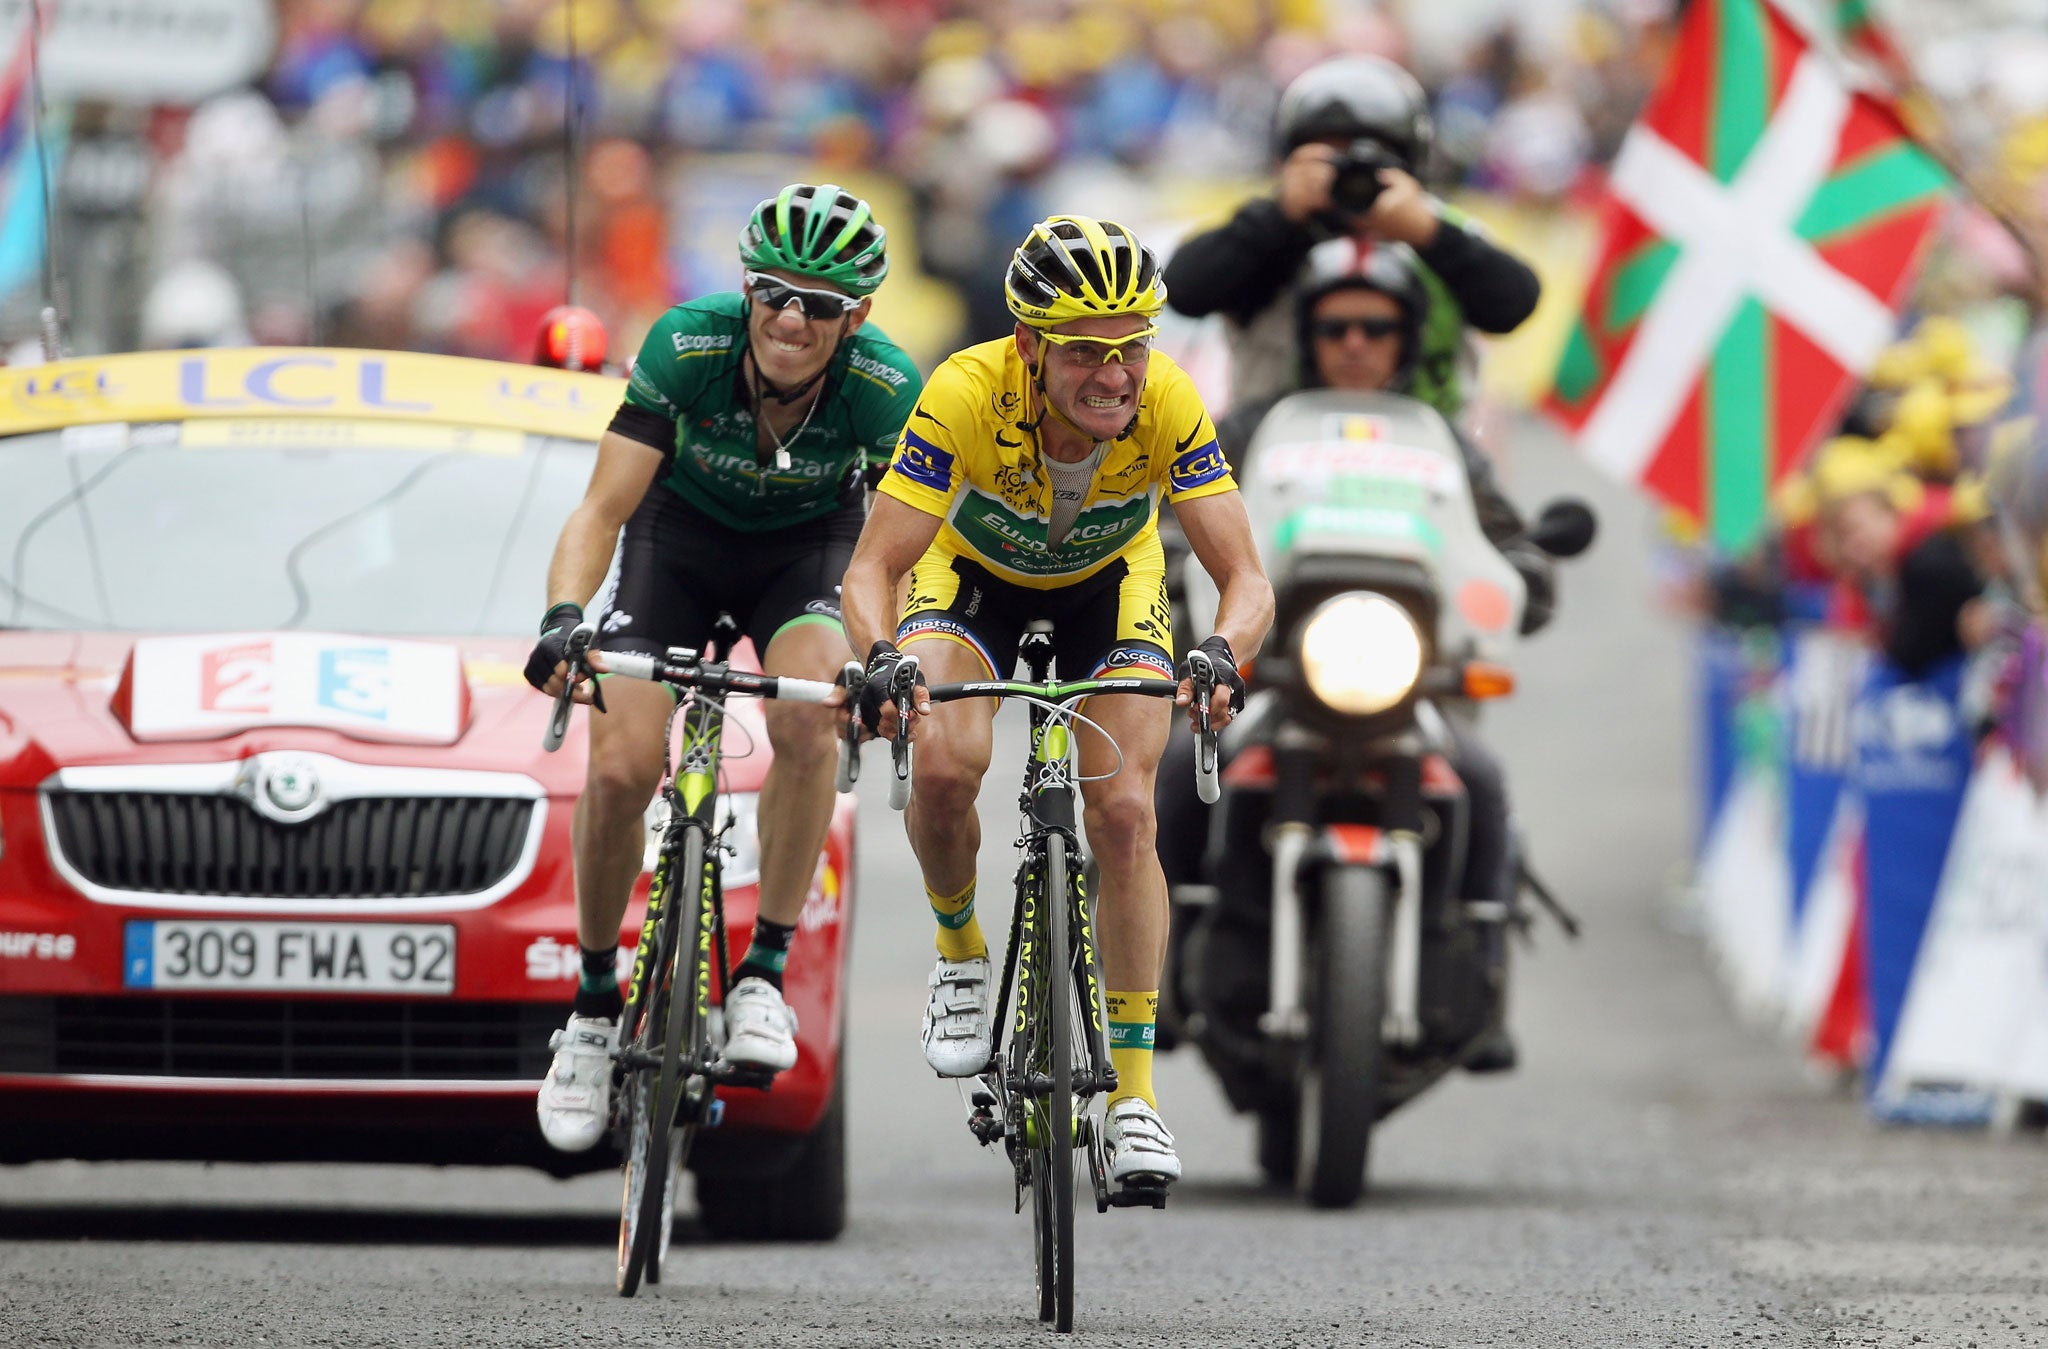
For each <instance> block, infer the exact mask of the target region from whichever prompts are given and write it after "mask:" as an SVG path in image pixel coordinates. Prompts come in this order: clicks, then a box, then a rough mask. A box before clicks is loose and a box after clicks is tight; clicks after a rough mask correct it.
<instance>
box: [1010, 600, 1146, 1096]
mask: <svg viewBox="0 0 2048 1349" xmlns="http://www.w3.org/2000/svg"><path fill="white" fill-rule="evenodd" d="M1052 653H1053V648H1052V639H1051V638H1050V637H1049V636H1047V635H1046V634H1044V633H1042V632H1029V633H1026V634H1025V635H1024V639H1023V641H1022V642H1021V643H1020V644H1019V645H1018V649H1017V654H1018V656H1019V657H1020V658H1021V659H1022V660H1023V662H1024V668H1025V672H1026V677H1027V678H1028V679H1029V680H1030V682H1032V683H1034V684H1043V683H1044V682H1045V681H1046V680H1047V679H1048V678H1049V677H1050V675H1051V670H1052ZM1030 709H1031V756H1030V758H1029V759H1028V760H1027V762H1026V764H1025V768H1024V787H1023V791H1022V792H1021V793H1020V794H1019V796H1018V799H1017V805H1018V809H1019V810H1020V811H1022V812H1023V815H1024V818H1026V819H1028V820H1029V821H1031V825H1032V828H1031V829H1030V830H1029V832H1027V833H1026V834H1025V835H1024V836H1023V839H1022V841H1021V842H1022V846H1023V848H1024V858H1023V861H1022V862H1021V863H1020V864H1019V870H1018V872H1017V894H1018V903H1017V904H1015V905H1014V906H1012V908H1011V910H1010V939H1009V950H1008V953H1007V955H1006V956H1005V958H1004V961H1003V978H1002V982H1001V984H1000V985H999V986H998V991H997V994H996V1006H995V1019H994V1021H993V1022H992V1023H991V1026H992V1035H991V1039H990V1047H989V1061H990V1062H991V1063H999V1062H1001V1061H1002V1052H1003V1028H1004V1026H1005V1024H1006V1023H1007V1021H1008V1019H1009V1004H1010V991H1011V989H1012V987H1013V986H1014V985H1015V983H1016V980H1017V970H1018V961H1019V955H1020V952H1021V951H1022V949H1023V937H1024V935H1025V909H1026V908H1027V907H1029V905H1030V901H1031V893H1030V891H1029V888H1028V886H1029V878H1030V877H1031V876H1033V875H1037V876H1040V877H1043V876H1044V875H1045V864H1046V840H1047V839H1048V838H1049V837H1051V836H1052V835H1053V834H1055V833H1057V834H1060V835H1062V836H1064V837H1065V839H1066V844H1067V846H1066V854H1067V895H1066V899H1065V902H1066V904H1067V911H1068V915H1069V917H1068V923H1067V931H1068V933H1069V934H1070V935H1071V937H1072V942H1071V950H1070V951H1069V952H1068V957H1069V959H1070V960H1071V961H1072V962H1073V978H1074V987H1075V988H1076V989H1079V990H1081V991H1082V996H1083V998H1084V1000H1085V1002H1086V1011H1087V1015H1086V1017H1085V1018H1084V1020H1085V1022H1086V1025H1085V1027H1084V1034H1085V1036H1086V1040H1085V1043H1086V1045H1087V1050H1088V1070H1087V1072H1086V1073H1085V1074H1078V1073H1077V1074H1076V1075H1075V1078H1074V1095H1075V1096H1077V1097H1079V1098H1081V1099H1084V1100H1085V1099H1086V1098H1088V1097H1090V1096H1093V1095H1094V1094H1095V1093H1097V1092H1098V1091H1100V1092H1113V1091H1115V1090H1116V1085H1117V1079H1116V1069H1115V1068H1113V1067H1112V1066H1111V1065H1110V1057H1109V1034H1108V1027H1107V1024H1106V1018H1105V1016H1104V1013H1103V1006H1102V986H1101V980H1100V979H1099V978H1098V977H1097V975H1096V973H1095V972H1096V970H1097V969H1098V968H1100V966H1098V965H1097V963H1096V959H1095V927H1094V923H1093V922H1092V921H1091V918H1090V905H1089V902H1088V893H1087V882H1086V880H1085V879H1084V877H1083V874H1082V868H1081V865H1080V857H1081V847H1080V839H1079V835H1078V832H1077V830H1076V828H1075V813H1074V780H1073V772H1072V767H1071V765H1070V764H1069V763H1068V760H1067V752H1066V750H1067V742H1066V736H1067V733H1068V727H1067V726H1066V725H1065V724H1063V723H1062V724H1056V723H1055V721H1054V716H1053V713H1052V711H1051V710H1050V709H1049V708H1046V707H1044V706H1042V705H1041V704H1039V703H1036V702H1034V703H1032V704H1030ZM1045 899H1046V902H1048V903H1051V902H1056V901H1054V900H1053V899H1052V897H1051V896H1049V895H1048V896H1046V897H1045ZM1034 924H1035V925H1036V926H1037V928H1038V931H1039V932H1043V931H1044V930H1045V927H1044V924H1043V923H1042V922H1039V921H1038V920H1037V919H1036V916H1035V915H1034ZM1034 935H1035V934H1034ZM1038 939H1039V940H1043V938H1042V937H1039V938H1038ZM1019 1001H1020V1002H1021V1001H1022V999H1021V998H1020V999H1019ZM1017 1030H1018V1031H1019V1032H1020V1033H1021V1032H1022V1030H1023V1027H1022V1026H1021V1025H1020V1026H1018V1027H1017ZM1008 1085H1009V1087H1010V1090H1012V1091H1014V1092H1023V1093H1025V1094H1030V1095H1042V1094H1044V1093H1045V1092H1046V1091H1047V1090H1049V1089H1050V1082H1049V1081H1046V1082H1037V1081H1032V1082H1012V1083H1009V1084H1008Z"/></svg>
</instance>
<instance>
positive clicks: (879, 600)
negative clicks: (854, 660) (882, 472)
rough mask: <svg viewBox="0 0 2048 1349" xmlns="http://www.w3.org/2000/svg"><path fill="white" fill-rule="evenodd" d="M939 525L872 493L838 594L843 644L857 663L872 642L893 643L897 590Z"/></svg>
mask: <svg viewBox="0 0 2048 1349" xmlns="http://www.w3.org/2000/svg"><path fill="white" fill-rule="evenodd" d="M940 523H941V522H940V520H939V517H938V516H936V515H930V514H927V513H926V512H924V511H921V510H919V509H918V508H917V507H915V506H913V505H911V504H909V503H908V502H905V501H901V500H898V499H897V498H896V497H893V496H889V495H888V494H886V493H877V494H876V495H875V505H874V510H873V511H871V512H870V513H869V514H868V522H867V525H866V526H865V527H864V528H863V529H862V530H861V532H860V542H859V543H857V544H855V545H854V549H853V561H852V562H851V563H849V564H848V566H847V568H846V579H845V581H844V582H843V583H842V584H841V587H840V594H839V607H840V612H842V613H843V614H844V615H845V616H846V638H847V641H849V642H850V643H852V645H853V649H854V653H855V654H856V655H858V656H859V657H860V658H861V659H862V660H866V659H867V654H868V652H869V651H870V650H872V649H873V648H874V645H875V643H876V642H879V641H884V640H887V641H894V640H895V639H896V620H897V617H898V615H897V595H898V594H899V593H900V591H899V589H898V587H899V585H900V583H901V582H902V580H903V578H904V577H905V576H906V575H908V574H909V572H910V569H911V568H912V567H913V566H915V565H917V560H918V559H919V558H920V557H923V556H924V551H925V549H927V548H929V547H931V546H932V540H933V539H936V538H937V537H938V536H939V525H940Z"/></svg>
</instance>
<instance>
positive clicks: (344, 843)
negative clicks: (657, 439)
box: [0, 349, 853, 1235]
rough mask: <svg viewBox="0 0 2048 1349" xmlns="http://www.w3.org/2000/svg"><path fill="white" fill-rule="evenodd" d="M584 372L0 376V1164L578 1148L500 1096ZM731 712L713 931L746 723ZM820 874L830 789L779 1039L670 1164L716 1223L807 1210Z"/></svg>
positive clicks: (849, 829)
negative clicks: (786, 1022) (531, 682)
mask: <svg viewBox="0 0 2048 1349" xmlns="http://www.w3.org/2000/svg"><path fill="white" fill-rule="evenodd" d="M623 387H624V385H623V381H620V380H616V379H611V378H607V377H604V376H599V375H590V374H577V373H571V372H566V371H561V370H539V369H535V368H531V367H525V366H514V365H501V364H498V363H495V362H487V361H471V360H461V359H456V358H449V357H428V356H418V355H405V354H397V353H384V352H363V351H324V350H300V349H293V350H234V351H208V352H174V353H156V354H147V355H132V356H116V357H106V358H102V359H88V360H74V361H67V362H63V363H61V364H56V365H49V366H43V367H38V368H31V369H13V370H5V371H0V484H5V489H4V490H0V1161H5V1162H26V1161H32V1160H37V1159H41V1158H53V1157H80V1158H191V1159H199V1158H213V1159H237V1160H250V1159H298V1160H310V1159H371V1158H377V1159H400V1160H411V1161H420V1162H449V1163H452V1162H463V1163H478V1162H512V1163H524V1164H528V1165H533V1166H538V1167H542V1168H544V1169H547V1170H550V1171H554V1172H556V1173H562V1174H565V1173H570V1172H574V1171H579V1170H591V1169H597V1168H602V1167H605V1166H609V1165H613V1164H615V1162H616V1158H615V1157H614V1156H612V1155H611V1154H610V1153H608V1152H607V1151H606V1150H604V1149H599V1150H597V1151H596V1152H593V1153H586V1154H581V1155H567V1154H562V1153H556V1152H554V1151H552V1150H551V1149H549V1148H548V1147H547V1146H546V1144H545V1143H544V1142H543V1141H542V1139H541V1137H540V1133H539V1130H538V1127H537V1125H536V1124H535V1120H534V1094H535V1092H536V1091H537V1089H538V1086H539V1080H540V1077H541V1075H542V1074H543V1073H544V1072H545V1071H546V1069H547V1064H548V1059H549V1053H548V1047H547V1046H548V1035H549V1032H550V1031H551V1030H553V1029H555V1028H556V1027H558V1026H559V1025H560V1024H561V1023H562V1021H563V1020H564V1019H565V1018H566V1016H567V1014H568V1006H569V1000H570V995H571V993H572V991H573V988H574V980H575V978H576V974H577V963H578V962H577V957H576V942H575V936H574V933H575V908H574V900H573V896H572V891H571V880H570V872H571V867H570V850H569V824H570V816H571V814H572V808H573V805H574V802H575V799H576V795H577V792H578V790H579V789H580V787H581V785H582V780H583V768H584V758H585V755H584V752H583V748H582V744H581V738H582V734H583V732H582V729H581V724H582V723H581V718H582V717H584V716H587V715H589V714H588V713H587V712H584V713H578V722H577V724H576V727H575V728H574V729H572V732H571V736H572V743H571V744H569V745H567V746H566V747H565V748H564V750H563V751H562V752H561V753H559V754H546V753H543V752H542V750H541V737H542V732H543V730H544V726H545V722H546V720H547V716H548V712H549V703H548V700H546V699H544V698H542V697H541V696H540V695H539V694H537V693H535V692H533V691H532V690H531V689H530V688H528V687H527V685H526V684H525V682H524V681H523V679H522V678H521V676H520V666H521V663H522V662H523V661H524V659H525V656H526V653H527V650H528V649H529V646H530V644H531V638H530V635H529V634H530V632H531V630H532V627H533V623H534V619H535V616H536V614H537V612H538V609H539V606H540V597H541V596H542V594H543V591H544V585H543V578H544V572H545V569H546V566H547V562H548V558H549V556H550V554H551V552H552V550H553V546H554V541H555V536H556V533H557V531H558V529H559V527H560V525H561V522H562V519H563V517H564V516H565V515H566V514H567V513H568V511H569V509H570V508H571V507H572V506H573V505H574V504H575V503H576V502H577V500H579V499H580V497H581V496H582V492H583V488H584V484H585V482H586V480H587V479H588V477H589V473H590V466H591V463H592V460H593V458H594V456H595V441H596V439H597V437H598V435H599V434H600V433H601V431H602V429H603V427H604V425H605V423H606V421H607V420H608V419H609V417H610V415H611V413H612V412H613V410H615V409H616V407H617V406H618V403H619V399H620V395H621V391H622V389H623ZM742 651H743V657H742V658H743V659H744V653H745V648H743V649H742ZM732 709H733V713H732V715H733V718H734V720H733V722H732V723H730V724H729V726H728V730H727V733H726V737H725V744H726V750H727V754H728V759H727V767H726V772H727V779H728V781H729V783H730V797H729V803H728V807H727V808H728V809H729V810H730V811H731V812H732V813H734V814H736V815H737V816H738V817H739V825H740V827H739V828H736V829H735V830H733V832H732V834H731V835H729V836H728V838H729V840H737V841H738V842H737V850H736V852H735V854H734V855H732V856H731V857H730V858H729V860H728V864H727V866H726V871H725V877H726V895H727V900H726V902H727V914H728V918H729V927H730V939H731V942H732V951H733V958H734V959H737V957H738V953H739V952H741V951H743V950H744V949H745V945H746V942H747V940H748V938H749V935H750V931H751V927H752V921H753V913H754V904H755V894H754V885H753V882H754V877H755V874H756V870H757V866H756V863H757V861H758V858H757V855H756V854H755V853H753V852H751V851H750V848H751V847H752V846H753V844H754V835H753V830H752V810H753V807H754V801H755V793H756V792H757V791H758V788H759V785H760V781H761V777H762V774H763V772H764V770H765V769H766V767H767V759H768V742H767V736H766V734H765V732H764V731H763V730H762V726H761V721H760V713H759V709H758V707H757V706H753V705H750V704H748V703H747V702H746V700H738V699H736V700H734V702H733V704H732ZM749 732H751V735H749ZM749 739H751V741H752V744H753V752H752V754H751V756H750V757H741V756H742V754H743V753H744V752H745V750H746V748H747V744H748V741H749ZM652 837H653V835H652V833H650V839H651V838H652ZM650 858H651V849H650ZM852 865H853V803H852V799H851V798H850V797H848V798H842V800H841V802H840V806H839V810H838V813H837V815H836V816H835V818H834V822H833V826H832V832H831V837H830V840H829V843H828V845H827V849H826V852H825V855H824V856H823V858H822V859H821V860H820V865H819V868H818V874H817V880H816V883H815V887H814V888H813V890H812V892H811V896H810V900H809V903H808V904H807V905H806V907H805V909H804V911H803V919H802V932H801V935H800V937H799V940H798V944H797V949H796V954H795V958H794V959H793V960H792V961H791V963H790V970H789V985H788V998H789V1003H790V1005H791V1006H792V1007H793V1008H794V1009H795V1010H796V1013H797V1016H798V1020H799V1024H800V1026H801V1032H800V1034H799V1036H798V1055H799V1057H798V1060H797V1065H796V1067H795V1068H794V1069H793V1070H791V1071H789V1072H786V1073H783V1074H782V1075H781V1076H780V1077H779V1078H778V1079H777V1081H776V1083H775V1086H774V1088H773V1089H772V1090H771V1091H768V1092H765V1093H764V1092H759V1091H745V1090H736V1091H734V1092H732V1093H731V1096H730V1099H729V1101H728V1103H727V1109H726V1111H725V1116H724V1119H725V1123H724V1125H723V1126H722V1127H721V1128H720V1129H719V1130H718V1131H716V1132H715V1133H713V1134H710V1135H707V1136H706V1137H705V1138H704V1139H703V1141H702V1143H701V1144H700V1146H699V1149H698V1151H697V1153H696V1154H695V1155H694V1156H693V1158H692V1163H693V1165H694V1166H696V1167H697V1169H698V1170H699V1172H700V1184H699V1193H700V1196H701V1197H702V1199H703V1202H704V1205H705V1209H706V1213H705V1216H706V1218H707V1220H708V1221H710V1222H711V1223H712V1224H713V1225H714V1226H727V1227H730V1226H732V1225H733V1224H734V1223H745V1222H747V1221H749V1220H748V1219H747V1218H746V1217H745V1216H744V1215H742V1216H739V1217H731V1216H730V1214H729V1213H728V1209H736V1208H737V1207H738V1205H739V1203H740V1200H741V1198H742V1197H743V1195H750V1196H751V1199H750V1200H749V1201H748V1202H749V1203H750V1204H751V1206H752V1207H753V1208H754V1209H758V1210H760V1211H764V1212H770V1213H774V1212H784V1213H792V1214H799V1215H804V1214H807V1215H808V1217H802V1216H799V1217H792V1218H789V1219H788V1220H787V1221H788V1222H790V1223H794V1224H796V1225H797V1226H798V1227H802V1228H804V1229H805V1230H804V1231H803V1232H801V1233H794V1232H793V1233H792V1234H805V1235H829V1234H830V1232H836V1231H837V1226H838V1218H837V1216H836V1215H837V1214H838V1213H839V1212H840V1210H841V1207H842V1206H843V1194H844V1160H843V1159H844V1145H843V1128H844V1119H843V1105H842V1103H841V1096H840V1093H839V1091H838V1089H837V1080H838V1066H839V1050H840V1043H841V1034H842V1028H843V1025H844V1015H843V1008H842V1006H841V1002H840V990H841V988H842V980H841V973H842V969H843V966H844V962H845V958H846V954H847V946H848V944H847V939H846V938H847V922H848V918H849V915H850V912H851V906H852V898H853V897H852V890H851V878H852ZM644 885H645V878H644V877H643V880H642V886H643V895H644ZM638 927H639V917H638V915H637V913H635V912H632V911H629V912H628V914H627V918H626V921H625V923H624V924H623V926H622V927H621V929H620V946H621V952H620V955H621V960H622V961H626V960H628V959H629V958H630V948H631V945H632V943H633V941H634V940H635V937H636V935H637V931H638ZM778 1185H782V1186H788V1187H791V1188H792V1190H793V1191H797V1190H800V1191H801V1192H802V1194H803V1195H804V1196H806V1198H805V1200H804V1202H802V1203H798V1204H793V1205H792V1204H785V1205H782V1206H781V1207H778V1206H777V1204H776V1203H774V1202H773V1201H772V1195H770V1194H769V1192H770V1191H772V1190H773V1189H774V1188H775V1187H776V1186H778ZM752 1221H754V1222H756V1223H759V1222H760V1221H762V1220H761V1219H759V1218H755V1219H753V1220H752ZM821 1228H829V1229H830V1230H829V1231H825V1230H820V1229H821Z"/></svg>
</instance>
